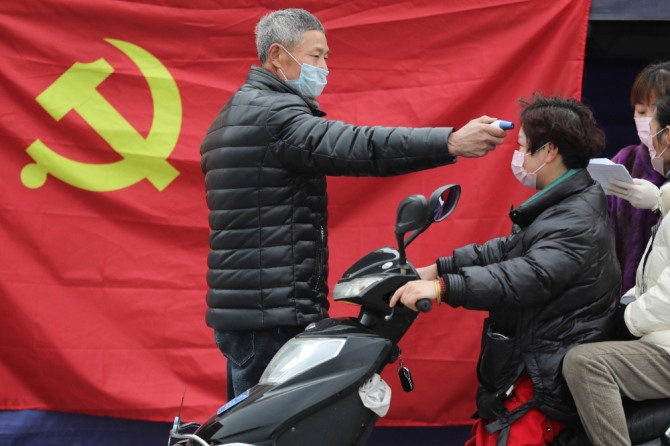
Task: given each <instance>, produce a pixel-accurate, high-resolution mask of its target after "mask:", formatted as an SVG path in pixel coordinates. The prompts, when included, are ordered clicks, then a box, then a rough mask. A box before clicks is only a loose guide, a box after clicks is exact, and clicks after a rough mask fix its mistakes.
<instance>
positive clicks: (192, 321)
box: [0, 0, 590, 425]
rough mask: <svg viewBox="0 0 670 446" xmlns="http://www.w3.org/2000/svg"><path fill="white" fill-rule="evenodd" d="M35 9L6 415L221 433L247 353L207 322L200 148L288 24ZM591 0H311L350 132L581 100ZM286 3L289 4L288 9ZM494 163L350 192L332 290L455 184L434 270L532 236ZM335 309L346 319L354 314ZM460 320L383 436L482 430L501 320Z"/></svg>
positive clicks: (427, 351)
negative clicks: (523, 103)
mask: <svg viewBox="0 0 670 446" xmlns="http://www.w3.org/2000/svg"><path fill="white" fill-rule="evenodd" d="M218 3H220V2H212V1H208V0H192V1H191V2H178V1H155V0H154V1H142V2H122V1H117V0H98V1H96V2H85V1H80V0H78V1H72V0H68V1H66V0H48V1H47V0H34V1H31V2H11V3H9V4H3V6H2V7H1V8H2V10H3V11H2V14H0V58H1V63H2V65H1V66H2V70H1V71H0V76H1V80H2V87H3V88H2V91H3V101H2V104H3V109H2V112H1V113H2V119H1V120H0V136H1V137H2V141H3V154H4V157H3V162H2V163H0V177H1V178H2V181H3V188H2V193H1V194H0V252H1V253H2V255H1V256H0V296H1V298H2V302H3V304H4V305H5V308H4V311H2V314H1V315H0V357H1V358H2V361H1V363H0V382H2V383H3V391H2V392H1V395H0V409H48V410H58V411H67V412H79V413H88V414H96V415H110V416H119V417H125V418H141V419H147V420H163V421H164V420H171V419H172V417H173V416H174V415H175V414H176V413H177V410H178V405H179V403H180V400H181V395H182V393H183V392H184V389H186V399H185V407H184V410H183V415H184V417H185V418H187V419H199V420H202V419H205V418H206V417H207V416H209V415H211V414H212V413H213V411H214V410H215V409H216V408H218V407H219V406H220V405H221V404H222V403H223V402H224V399H225V387H226V386H225V360H224V358H223V356H222V355H221V354H220V353H219V351H218V349H217V348H216V346H215V344H214V340H213V334H212V332H211V330H210V329H209V328H207V327H206V326H205V322H204V312H205V300H204V296H205V291H206V284H205V270H206V254H207V251H208V241H207V236H208V227H207V212H206V206H205V200H204V185H203V177H202V173H201V171H200V165H199V162H200V159H199V145H200V141H201V140H202V137H203V136H204V133H205V131H206V129H207V128H208V127H209V124H210V122H211V120H212V119H213V118H214V116H215V115H216V113H217V111H218V110H219V109H220V107H221V106H222V105H223V104H224V103H225V101H226V100H227V99H228V98H229V97H230V96H231V95H232V94H233V93H234V91H235V90H236V89H237V88H238V87H239V86H240V85H241V84H242V83H243V81H244V79H245V77H246V74H247V72H248V70H249V68H250V67H251V65H253V64H257V63H258V62H257V57H256V53H255V44H254V37H253V29H254V26H255V24H256V22H257V21H258V19H259V18H260V17H261V16H262V15H264V14H265V13H267V12H269V11H270V9H268V6H267V5H265V6H263V7H261V6H259V5H258V4H257V2H250V1H242V0H231V1H229V2H226V5H225V6H223V7H222V6H221V5H220V4H218ZM589 4H590V3H589V1H588V0H560V1H554V2H546V1H544V0H527V1H524V2H512V1H510V0H478V1H459V2H455V1H448V2H409V1H395V2H394V1H390V0H389V1H385V2H379V1H369V0H361V1H359V2H354V3H351V2H349V3H342V2H339V1H334V0H327V1H318V2H317V1H305V2H302V4H301V5H300V6H301V7H304V8H306V9H308V10H310V11H311V12H313V13H314V14H315V15H316V16H317V17H319V18H320V19H321V20H322V22H323V23H324V25H325V27H326V28H327V37H328V44H329V46H330V48H331V56H330V59H329V61H328V64H329V68H330V70H331V74H330V76H329V83H328V86H327V88H326V90H325V92H324V95H323V96H322V97H321V98H320V99H321V105H322V107H323V109H324V110H325V111H326V112H328V114H329V115H328V117H329V118H330V119H338V120H345V121H348V122H353V123H357V124H366V125H376V124H381V125H410V126H461V125H463V124H465V123H466V122H467V121H469V120H470V119H473V118H476V117H478V116H480V115H483V114H487V115H489V116H494V117H498V118H501V119H507V120H513V121H518V118H517V117H518V112H519V108H518V104H517V99H518V98H519V97H530V96H531V95H532V94H533V92H535V91H538V90H539V91H542V92H543V93H545V94H548V95H550V94H562V95H566V96H573V97H579V96H580V93H581V76H582V70H583V55H584V54H583V52H584V43H585V39H586V26H587V19H588V9H589ZM275 7H276V8H281V7H284V5H283V4H281V2H276V4H275V5H274V7H272V8H271V9H275ZM516 146H517V143H516V131H513V132H509V134H508V137H507V139H506V142H505V144H504V145H503V146H501V147H499V148H498V149H497V150H496V151H495V152H493V153H491V154H490V155H488V156H487V157H485V158H482V159H476V160H469V159H460V160H459V161H458V163H457V164H455V165H453V166H447V167H443V168H440V169H434V170H431V171H427V172H422V173H417V174H411V175H405V176H401V177H395V178H384V179H374V178H373V179H371V178H331V179H329V186H328V189H329V193H330V226H329V230H330V251H331V276H330V283H331V286H332V285H333V284H334V282H335V281H336V280H337V279H338V277H339V276H340V275H341V273H342V272H343V271H344V269H346V267H347V266H348V265H350V264H351V263H353V262H354V261H355V260H357V259H358V258H359V257H360V256H361V255H363V254H364V253H365V252H367V251H369V250H372V249H375V248H377V247H380V246H384V245H391V244H393V243H394V237H393V223H394V218H395V209H396V206H397V204H398V202H399V201H400V200H401V199H402V198H403V197H404V196H406V195H409V194H414V193H422V194H428V193H430V192H431V191H432V190H433V189H434V188H436V187H437V186H439V185H442V184H446V183H458V184H461V185H462V187H463V193H462V197H461V203H460V205H459V208H458V209H457V211H456V212H455V213H454V215H453V216H452V217H450V219H449V220H448V221H445V222H444V223H441V224H439V225H436V226H435V227H433V228H431V229H430V230H429V231H428V232H427V233H426V234H425V235H424V236H422V238H420V239H418V240H417V241H416V242H415V243H414V244H413V245H412V246H411V247H410V248H409V251H408V256H409V258H410V259H411V260H412V261H413V262H414V264H415V265H417V266H423V265H426V264H428V263H430V262H433V261H434V259H435V258H436V257H437V256H441V255H448V254H450V252H451V250H452V249H453V248H455V247H458V246H462V245H464V244H467V243H472V242H483V241H485V240H487V239H489V238H491V237H494V236H499V235H503V234H506V233H507V232H508V231H509V229H510V222H509V220H508V219H507V211H508V210H509V207H510V206H511V205H512V204H514V205H518V204H520V203H521V202H522V201H523V200H524V199H525V198H526V197H528V195H529V191H528V190H527V189H524V188H523V187H521V186H520V185H519V184H517V182H516V180H515V179H514V177H513V176H512V175H511V171H510V168H509V163H510V160H511V156H512V150H513V149H514V148H516ZM353 311H354V310H353V309H352V308H349V307H344V306H341V305H339V304H333V308H332V314H333V315H335V316H337V315H347V314H353ZM482 317H483V315H482V314H479V313H476V312H469V311H464V310H454V309H451V308H448V307H446V306H443V307H440V308H439V309H435V310H434V311H433V312H431V313H430V314H426V315H421V316H420V317H419V319H418V321H417V323H416V324H415V325H414V326H413V327H412V329H411V330H410V331H409V332H408V334H407V335H406V337H405V338H404V339H403V341H402V343H401V347H402V348H403V352H404V362H405V364H406V365H407V366H409V367H410V368H411V369H412V372H413V375H414V380H415V382H416V390H415V391H414V392H413V393H411V394H404V393H403V392H402V391H401V390H400V386H399V385H398V380H397V378H396V377H395V376H394V371H393V370H390V369H391V368H392V367H391V368H389V370H387V371H386V372H385V375H386V376H385V379H386V381H387V382H389V383H390V384H391V385H392V387H393V389H394V391H395V392H394V400H393V404H392V407H391V411H390V412H389V414H388V415H387V417H386V418H384V419H383V420H382V424H393V425H447V424H463V423H468V422H469V416H470V415H471V414H472V412H473V410H474V392H475V388H476V376H475V367H474V366H475V362H476V359H477V352H478V346H479V335H480V327H481V319H482Z"/></svg>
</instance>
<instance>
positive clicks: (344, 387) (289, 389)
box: [195, 248, 417, 446]
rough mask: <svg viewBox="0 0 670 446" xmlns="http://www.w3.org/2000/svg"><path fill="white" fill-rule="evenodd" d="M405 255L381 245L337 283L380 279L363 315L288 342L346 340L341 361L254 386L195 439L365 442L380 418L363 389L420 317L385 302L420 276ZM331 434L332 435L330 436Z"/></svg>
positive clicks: (263, 445)
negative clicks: (361, 394)
mask: <svg viewBox="0 0 670 446" xmlns="http://www.w3.org/2000/svg"><path fill="white" fill-rule="evenodd" d="M399 259H400V254H399V252H398V250H397V249H395V248H382V249H379V250H376V251H373V252H371V253H369V254H367V255H366V256H365V257H363V258H362V259H360V260H359V261H358V262H356V264H354V265H353V266H352V267H351V268H349V270H347V271H346V272H345V273H344V275H343V278H342V279H341V280H340V282H343V281H344V282H346V281H348V280H351V279H355V278H357V277H360V276H365V275H369V274H377V275H380V276H382V277H383V279H382V280H380V281H379V282H378V283H377V284H375V285H374V286H372V287H370V288H368V289H366V290H365V292H364V293H362V294H360V295H359V296H357V297H356V300H360V303H361V312H360V313H361V314H360V315H359V317H358V318H357V319H354V318H330V319H324V320H322V321H320V322H317V323H316V324H312V325H310V326H309V327H307V329H306V330H305V331H304V332H302V333H300V334H299V335H297V336H296V337H295V338H294V339H292V340H291V341H289V343H295V342H299V341H300V340H303V339H309V338H317V339H323V338H331V339H344V340H345V343H344V346H343V347H342V349H341V350H340V351H339V353H338V354H337V356H335V357H333V358H332V359H330V360H328V361H326V362H324V363H321V364H319V365H318V366H316V367H314V368H312V369H309V370H307V371H306V372H303V373H300V374H299V375H297V376H295V377H294V378H292V379H289V380H288V381H286V382H284V383H281V384H278V385H257V386H254V387H253V388H251V389H249V391H248V392H245V393H244V394H242V395H241V397H242V398H240V401H236V400H237V399H236V400H233V401H231V402H230V403H228V404H227V405H226V406H223V407H222V408H221V409H219V411H218V413H217V414H216V415H214V416H213V417H211V418H210V419H209V420H207V421H206V422H205V423H204V424H203V425H202V426H201V427H200V428H199V429H198V430H197V431H196V432H195V434H196V435H197V436H198V437H200V438H202V439H203V440H205V441H207V442H209V443H210V444H226V443H233V442H243V443H251V444H253V445H257V446H270V445H272V446H288V445H301V444H305V445H306V444H318V445H319V446H331V445H332V446H342V445H364V444H365V442H366V441H367V439H368V437H369V436H370V434H371V432H372V429H373V428H374V425H375V423H376V421H377V419H378V416H377V415H376V414H375V413H374V412H373V411H371V410H370V409H368V408H367V407H365V406H364V405H363V403H362V401H361V398H360V397H359V394H358V389H359V387H360V386H361V385H363V384H364V383H365V382H366V381H367V380H368V379H370V377H371V376H372V375H373V374H374V373H381V371H382V370H383V369H384V367H385V366H386V365H387V364H389V363H392V362H394V361H395V360H396V359H397V357H398V355H399V349H398V347H397V342H398V340H400V338H401V337H402V335H403V334H404V333H405V332H406V331H407V329H408V328H409V327H410V325H411V324H412V322H413V321H414V319H415V318H416V316H417V313H416V312H414V311H412V310H409V309H407V308H404V307H402V308H401V307H398V309H397V310H396V311H393V317H389V318H387V317H386V316H389V315H390V314H391V311H390V308H389V306H388V302H389V300H390V296H391V295H392V294H393V292H394V291H395V290H396V289H397V288H398V287H399V286H401V285H402V284H404V283H406V282H408V281H409V280H414V279H416V278H417V275H416V273H415V272H414V269H413V268H412V267H411V265H409V264H406V265H405V268H409V270H410V271H411V272H409V273H408V272H405V273H402V272H401V269H402V268H401V265H400V264H399ZM326 432H327V434H326Z"/></svg>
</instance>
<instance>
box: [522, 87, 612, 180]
mask: <svg viewBox="0 0 670 446" xmlns="http://www.w3.org/2000/svg"><path fill="white" fill-rule="evenodd" d="M519 104H520V105H521V108H522V110H521V118H520V121H521V127H522V128H523V131H524V133H525V134H526V140H527V142H528V144H527V146H528V150H529V151H530V153H535V152H537V150H538V149H539V148H540V147H542V146H543V145H544V144H546V143H547V142H551V143H553V145H554V146H556V147H557V148H558V152H559V153H560V154H561V156H562V157H563V164H565V167H567V168H568V169H576V168H581V167H586V166H587V165H588V163H589V159H591V158H595V157H597V156H598V155H599V154H600V153H601V152H602V150H603V148H604V147H605V133H604V132H603V131H602V129H600V128H599V127H598V125H597V123H596V120H595V118H594V117H593V113H592V112H591V109H590V108H589V107H588V106H586V105H584V104H582V103H581V102H579V101H577V100H576V99H572V98H565V97H560V96H554V97H547V98H545V97H543V96H542V95H541V94H540V93H536V94H535V95H534V96H533V99H532V101H527V100H525V99H520V100H519Z"/></svg>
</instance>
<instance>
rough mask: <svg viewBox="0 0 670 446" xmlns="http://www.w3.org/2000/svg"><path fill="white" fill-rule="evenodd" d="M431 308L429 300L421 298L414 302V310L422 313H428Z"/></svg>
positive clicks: (431, 304)
mask: <svg viewBox="0 0 670 446" xmlns="http://www.w3.org/2000/svg"><path fill="white" fill-rule="evenodd" d="M432 307H433V303H432V302H431V301H430V299H426V298H423V299H419V300H417V301H416V309H417V310H419V311H420V312H422V313H427V312H429V311H430V309H431V308H432Z"/></svg>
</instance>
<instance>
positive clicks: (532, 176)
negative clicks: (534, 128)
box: [511, 143, 549, 189]
mask: <svg viewBox="0 0 670 446" xmlns="http://www.w3.org/2000/svg"><path fill="white" fill-rule="evenodd" d="M547 144H549V143H545V144H544V145H543V146H542V147H540V148H539V149H538V150H537V151H536V152H535V153H538V152H540V151H541V150H542V149H544V147H545V146H546V145H547ZM526 155H530V153H523V152H522V151H521V150H515V151H514V155H513V156H512V164H511V166H512V173H513V174H514V176H515V177H516V179H517V180H519V182H520V183H521V184H523V185H524V186H526V187H530V188H532V189H537V172H538V171H539V170H540V169H542V168H543V167H544V166H545V165H546V164H547V163H546V162H544V163H542V165H541V166H540V167H538V168H537V169H535V170H534V171H532V172H528V171H527V170H526V169H525V168H524V167H523V161H524V160H525V159H526Z"/></svg>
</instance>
